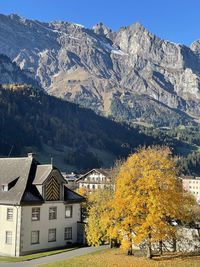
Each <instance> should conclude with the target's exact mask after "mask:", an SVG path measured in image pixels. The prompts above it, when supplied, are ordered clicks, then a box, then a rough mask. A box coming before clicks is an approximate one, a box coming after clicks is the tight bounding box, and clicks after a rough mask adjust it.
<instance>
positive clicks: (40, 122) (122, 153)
mask: <svg viewBox="0 0 200 267" xmlns="http://www.w3.org/2000/svg"><path fill="white" fill-rule="evenodd" d="M0 95H1V97H0V111H1V112H0V153H1V156H5V155H9V154H10V153H11V154H12V156H14V155H24V154H26V153H27V152H30V151H35V152H37V156H38V159H40V160H42V161H43V162H48V163H49V162H50V159H51V157H53V159H54V162H55V163H56V165H57V166H59V167H60V168H61V169H63V170H70V169H71V170H74V169H75V168H76V169H77V170H79V171H80V170H87V169H90V168H93V167H102V166H104V167H109V166H112V164H113V162H114V161H115V160H116V159H117V158H118V159H119V158H123V157H127V156H128V154H129V153H131V152H132V151H134V149H135V148H137V147H138V146H140V145H148V144H152V143H153V142H154V139H153V138H151V137H148V136H146V135H145V134H142V133H139V131H138V130H137V129H131V128H128V127H126V126H123V125H120V124H118V123H116V122H113V121H111V120H109V119H106V118H104V117H101V116H99V115H96V114H95V113H94V112H93V111H91V110H87V109H85V108H80V107H78V105H76V104H73V103H69V102H67V101H64V100H61V99H58V98H56V97H53V96H49V95H48V94H46V93H44V92H43V91H37V90H35V89H33V88H31V87H29V86H23V87H22V85H18V87H17V85H16V84H15V85H13V86H12V85H11V84H10V85H9V86H6V87H4V86H1V87H0Z"/></svg>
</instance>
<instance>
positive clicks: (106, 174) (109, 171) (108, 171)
mask: <svg viewBox="0 0 200 267" xmlns="http://www.w3.org/2000/svg"><path fill="white" fill-rule="evenodd" d="M94 171H95V172H98V173H101V174H103V175H104V176H106V177H109V176H110V173H111V169H92V170H90V171H88V172H86V173H85V174H83V175H81V177H80V178H78V179H77V180H76V181H77V182H78V181H80V180H82V179H84V178H85V177H86V176H87V175H89V174H90V173H92V172H94Z"/></svg>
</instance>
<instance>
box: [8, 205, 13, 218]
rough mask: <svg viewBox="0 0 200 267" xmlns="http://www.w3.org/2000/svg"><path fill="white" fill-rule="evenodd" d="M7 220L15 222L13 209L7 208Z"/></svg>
mask: <svg viewBox="0 0 200 267" xmlns="http://www.w3.org/2000/svg"><path fill="white" fill-rule="evenodd" d="M7 220H8V221H12V220H13V209H12V208H7Z"/></svg>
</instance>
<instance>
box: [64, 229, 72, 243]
mask: <svg viewBox="0 0 200 267" xmlns="http://www.w3.org/2000/svg"><path fill="white" fill-rule="evenodd" d="M69 229H70V231H69V232H67V230H69ZM69 234H70V236H69V237H68V236H67V235H69ZM64 240H72V226H70V227H65V229H64Z"/></svg>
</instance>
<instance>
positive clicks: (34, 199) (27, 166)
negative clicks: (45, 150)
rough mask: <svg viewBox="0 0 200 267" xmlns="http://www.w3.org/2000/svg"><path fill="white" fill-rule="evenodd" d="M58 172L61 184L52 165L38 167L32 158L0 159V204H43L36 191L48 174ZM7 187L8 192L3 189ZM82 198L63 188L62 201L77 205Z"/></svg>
mask: <svg viewBox="0 0 200 267" xmlns="http://www.w3.org/2000/svg"><path fill="white" fill-rule="evenodd" d="M54 172H56V173H57V172H58V173H59V174H60V179H61V182H62V183H63V182H64V181H65V180H64V178H63V176H62V175H61V173H60V171H59V170H58V169H57V168H56V167H54V166H52V165H40V163H39V162H38V161H36V160H35V159H34V158H33V157H32V156H29V157H24V158H0V204H10V205H20V204H23V205H25V204H32V203H41V204H42V203H43V202H44V199H43V197H42V195H41V194H40V192H39V191H38V189H37V185H42V184H43V183H44V182H45V181H46V179H48V177H50V174H51V173H52V175H53V174H54ZM7 185H10V186H8V191H3V187H4V188H5V186H7ZM84 200H85V199H84V197H82V196H80V195H79V194H77V193H75V192H73V191H72V190H70V189H69V188H67V187H66V186H65V187H64V201H65V202H66V203H78V202H82V201H84Z"/></svg>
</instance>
